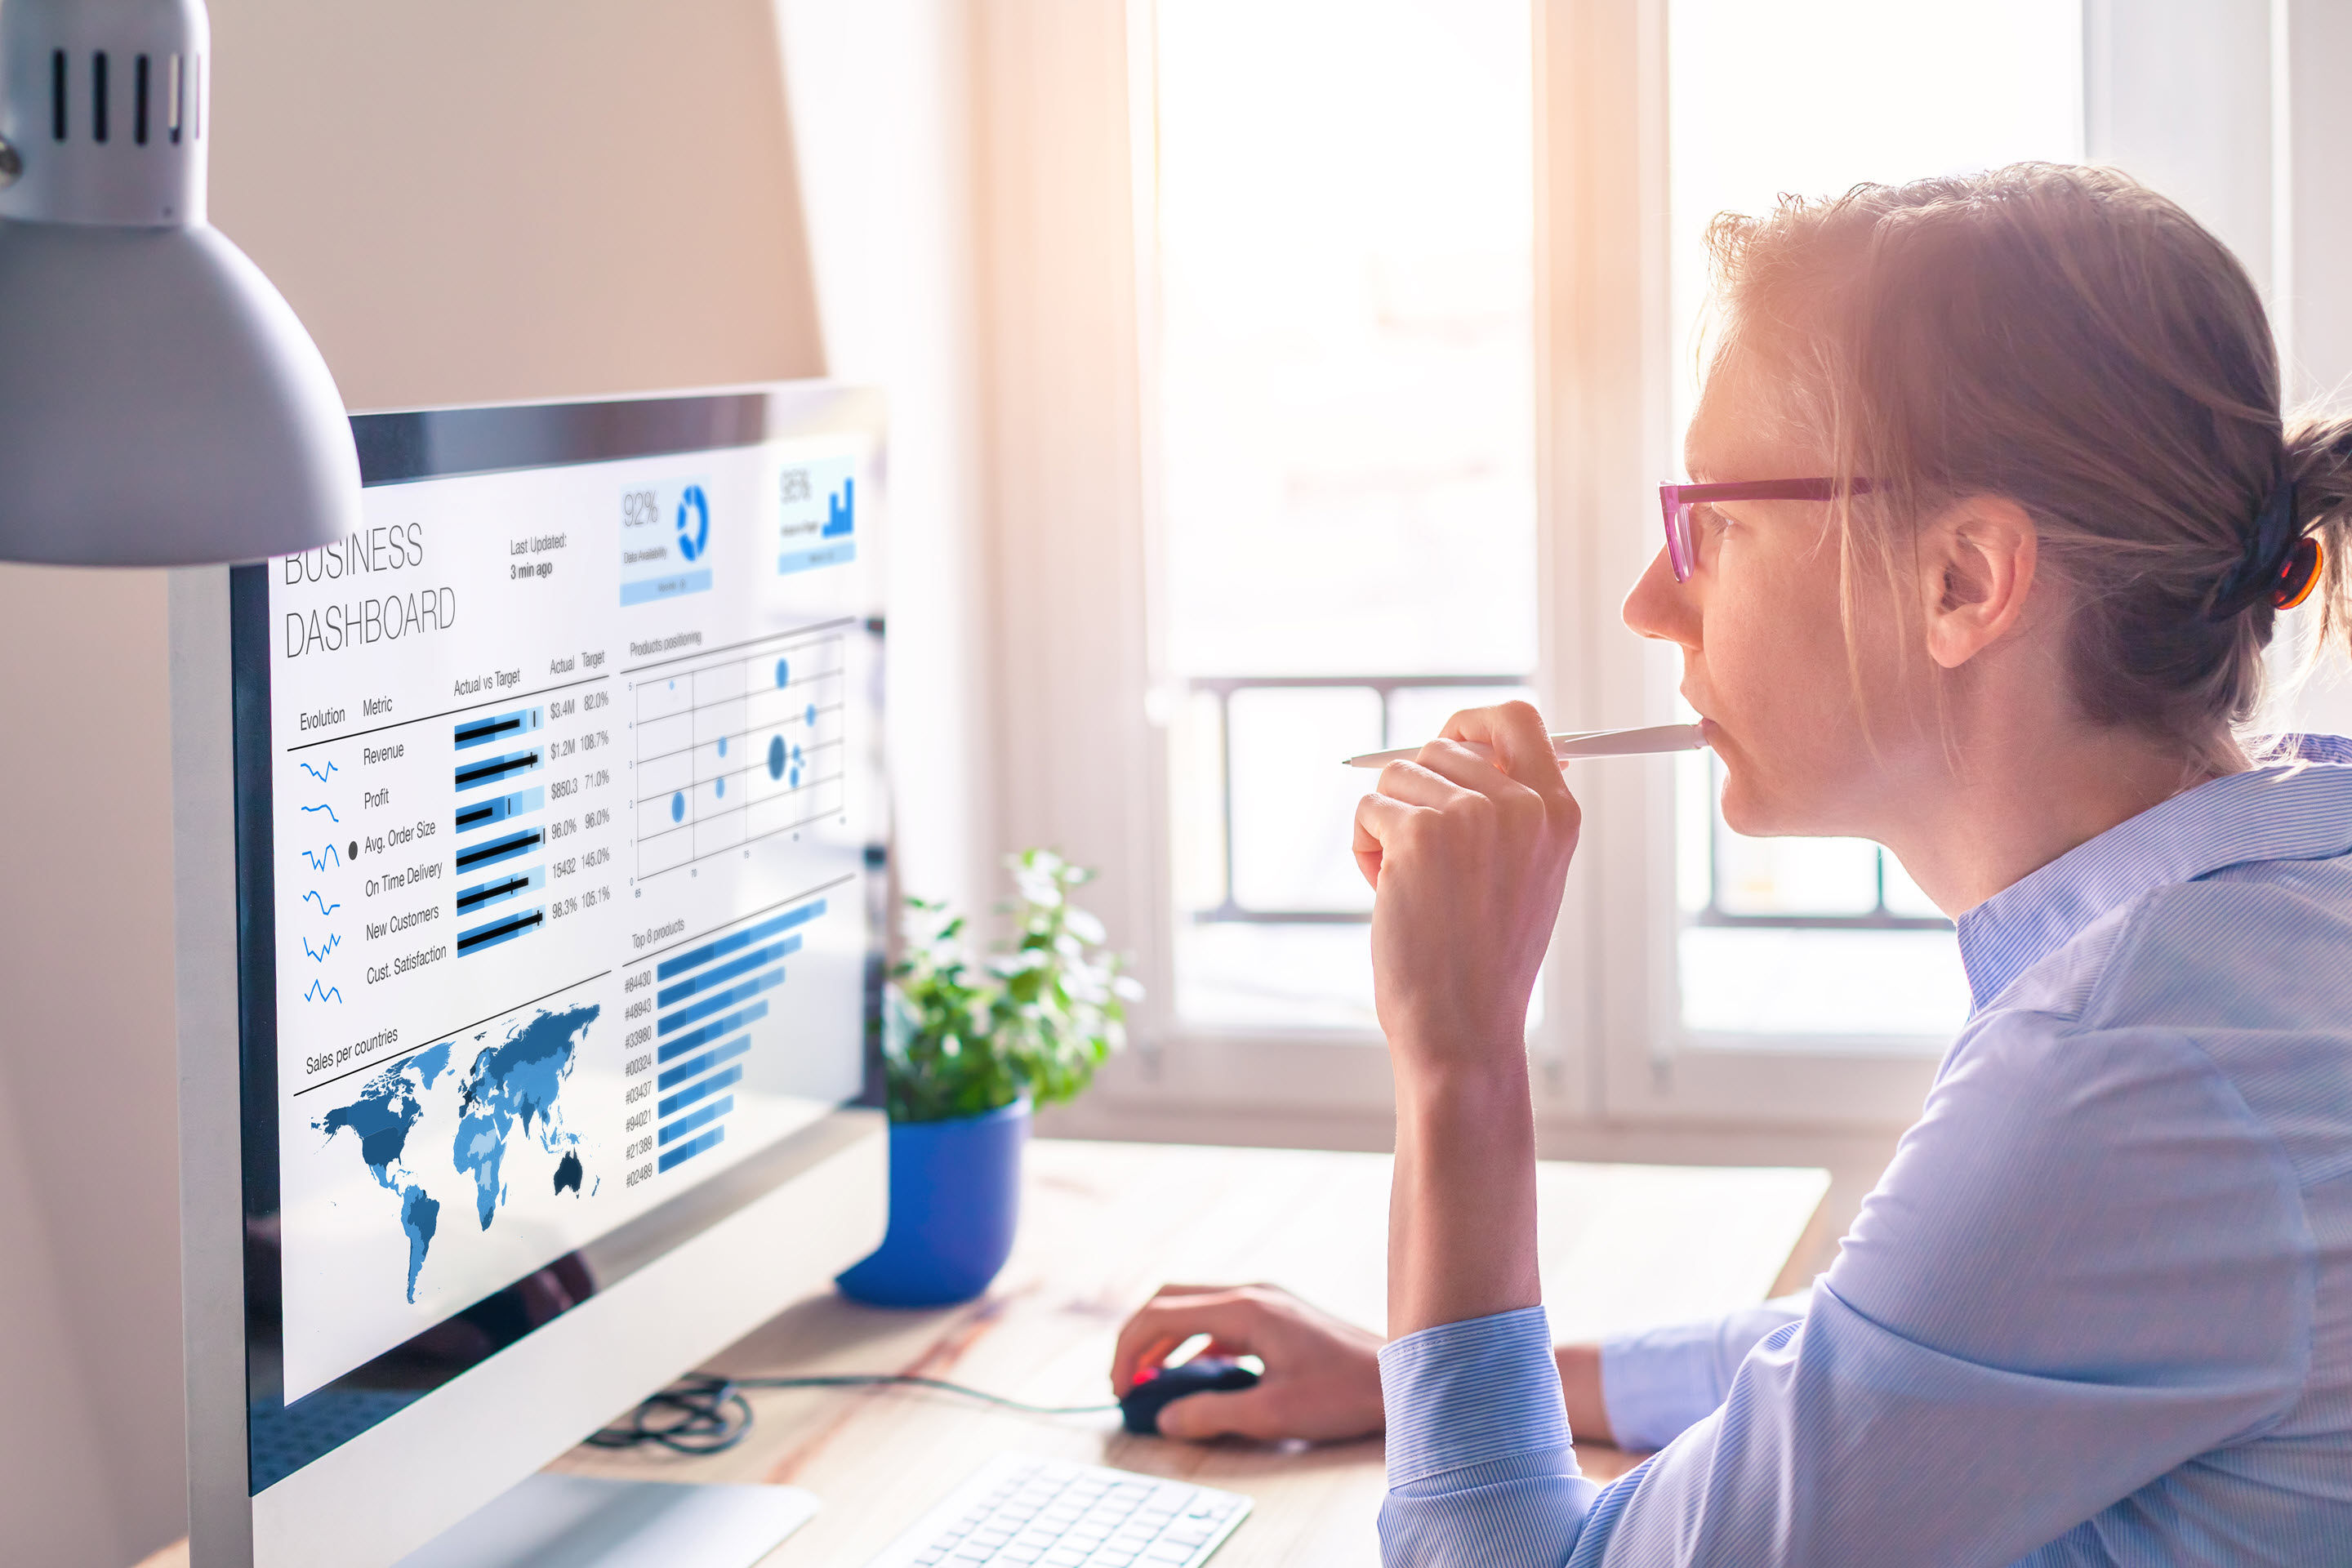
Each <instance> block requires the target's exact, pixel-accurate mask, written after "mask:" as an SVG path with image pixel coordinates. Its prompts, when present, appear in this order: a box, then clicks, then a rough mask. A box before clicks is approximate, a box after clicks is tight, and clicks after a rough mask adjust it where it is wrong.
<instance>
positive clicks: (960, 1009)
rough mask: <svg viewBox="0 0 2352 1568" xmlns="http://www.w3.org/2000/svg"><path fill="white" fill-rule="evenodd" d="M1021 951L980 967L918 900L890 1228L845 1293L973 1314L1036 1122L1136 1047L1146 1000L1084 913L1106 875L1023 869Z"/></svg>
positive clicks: (892, 1017) (901, 1045) (894, 1108)
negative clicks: (1077, 899)
mask: <svg viewBox="0 0 2352 1568" xmlns="http://www.w3.org/2000/svg"><path fill="white" fill-rule="evenodd" d="M1005 864H1006V866H1007V867H1008V868H1009V869H1010V870H1011V871H1012V873H1013V886H1014V889H1015V894H1016V897H1015V898H1014V900H1013V903H1012V904H1011V905H1009V906H1007V908H1008V911H1009V912H1010V914H1011V915H1012V917H1013V928H1014V934H1013V946H1012V948H1011V950H1010V951H1009V952H1003V953H1001V954H998V955H997V956H994V957H992V958H990V959H988V960H986V961H985V962H984V963H975V962H974V961H973V959H972V957H971V953H970V952H969V951H968V949H967V947H966V945H965V927H964V922H963V921H962V919H961V917H960V916H956V915H953V914H951V913H950V911H949V910H948V909H947V907H946V906H945V905H944V904H939V903H927V902H925V901H924V900H919V899H910V900H908V914H907V921H906V926H905V935H906V943H907V945H906V953H905V956H904V958H903V959H902V960H901V961H900V962H899V963H898V965H897V966H895V967H894V968H893V969H892V970H891V972H890V983H889V984H887V986H886V987H884V990H883V1003H882V1061H883V1077H884V1082H885V1086H886V1089H887V1104H888V1109H889V1116H890V1226H889V1230H888V1233H887V1235H886V1236H885V1237H883V1241H882V1245H881V1247H879V1248H877V1250H876V1251H875V1252H874V1253H873V1254H872V1255H871V1256H870V1257H868V1258H865V1259H864V1260H863V1261H861V1262H859V1263H857V1264H856V1265H854V1266H853V1267H851V1268H849V1269H847V1270H846V1271H845V1272H844V1273H843V1274H842V1275H841V1276H840V1277H839V1278H838V1279H836V1280H835V1283H836V1284H838V1285H839V1286H840V1287H841V1289H842V1290H843V1291H844V1292H845V1294H847V1295H849V1296H850V1297H852V1298H854V1299H855V1300H860V1301H865V1302H868V1303H871V1304H873V1305H875V1306H883V1307H935V1306H944V1305H947V1304H949V1303H950V1302H956V1301H967V1300H971V1298H973V1297H974V1296H977V1295H979V1294H980V1293H981V1292H982V1290H985V1289H988V1284H989V1281H990V1280H992V1279H995V1278H996V1273H997V1270H998V1269H1000V1268H1003V1267H1004V1259H1005V1258H1006V1257H1007V1256H1009V1255H1010V1254H1011V1252H1012V1250H1013V1230H1014V1228H1015V1226H1016V1224H1017V1222H1018V1220H1019V1217H1020V1200H1021V1148H1022V1145H1023V1144H1024V1142H1026V1141H1027V1139H1028V1135H1029V1121H1030V1116H1031V1113H1032V1112H1033V1111H1034V1110H1035V1109H1036V1108H1037V1107H1039V1106H1045V1105H1054V1104H1056V1103H1058V1102H1060V1101H1062V1100H1069V1099H1072V1098H1074V1097H1075V1096H1076V1095H1077V1093H1078V1092H1079V1091H1080V1090H1082V1089H1085V1088H1086V1087H1087V1084H1088V1083H1089V1082H1091V1081H1092V1080H1093V1079H1094V1074H1095V1068H1097V1067H1099V1066H1100V1065H1101V1064H1102V1062H1103V1061H1104V1059H1105V1058H1108V1056H1109V1055H1110V1053H1111V1052H1112V1051H1114V1050H1116V1049H1118V1047H1119V1046H1120V1045H1121V1044H1123V1043H1124V1040H1125V1017H1126V1004H1127V1003H1128V1002H1129V1001H1132V1000H1134V999H1135V998H1136V997H1139V996H1140V995H1141V994H1142V991H1141V988H1140V987H1139V986H1138V985H1137V984H1136V983H1135V982H1134V981H1133V980H1131V979H1129V978H1127V977H1126V976H1124V975H1122V974H1121V973H1119V969H1120V961H1119V960H1118V958H1117V957H1115V956H1113V955H1111V954H1110V953H1108V952H1107V951H1106V950H1105V948H1104V941H1105V936H1104V931H1103V927H1102V922H1101V921H1097V920H1096V919H1095V918H1094V917H1093V916H1092V915H1090V914H1088V913H1087V912H1086V911H1085V910H1081V909H1078V908H1076V906H1074V905H1073V904H1071V902H1070V901H1069V893H1070V890H1071V889H1074V888H1076V887H1079V886H1080V885H1082V884H1084V883H1086V882H1087V881H1089V880H1091V879H1092V878H1093V876H1094V873H1093V872H1091V871H1088V870H1087V869H1086V868H1083V867H1078V866H1073V865H1071V864H1070V863H1069V862H1067V861H1066V860H1064V859H1063V858H1061V857H1060V856H1058V855H1055V854H1054V853H1053V852H1052V851H1050V850H1045V849H1031V850H1027V851H1025V852H1024V853H1022V854H1020V855H1016V856H1013V857H1010V858H1008V859H1007V860H1006V862H1005Z"/></svg>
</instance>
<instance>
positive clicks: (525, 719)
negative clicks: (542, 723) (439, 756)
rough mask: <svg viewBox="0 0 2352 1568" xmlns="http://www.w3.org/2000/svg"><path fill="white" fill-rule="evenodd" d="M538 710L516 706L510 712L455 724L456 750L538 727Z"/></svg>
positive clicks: (526, 732)
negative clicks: (516, 707)
mask: <svg viewBox="0 0 2352 1568" xmlns="http://www.w3.org/2000/svg"><path fill="white" fill-rule="evenodd" d="M539 717H540V710H538V709H536V708H518V709H516V710H514V711H513V712H511V713H500V714H498V715H496V716H495V717H493V718H488V719H468V720H467V721H465V722H464V723H462V724H460V725H458V726H457V750H459V751H461V752H462V751H464V750H465V749H466V748H467V747H468V746H485V745H488V743H489V742H492V741H510V740H513V739H515V738H516V737H517V736H520V735H527V734H529V733H530V731H533V730H536V729H538V728H539Z"/></svg>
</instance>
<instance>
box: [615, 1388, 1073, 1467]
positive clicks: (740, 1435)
mask: <svg viewBox="0 0 2352 1568" xmlns="http://www.w3.org/2000/svg"><path fill="white" fill-rule="evenodd" d="M892 1385H896V1386H900V1387H907V1388H929V1389H934V1390H937V1391H938V1392H940V1393H941V1394H961V1395H962V1396H963V1397H965V1398H966V1399H977V1400H980V1401H982V1402H983V1403H985V1404H989V1405H997V1406H999V1407H1001V1408H1003V1409H1006V1410H1018V1411H1021V1412H1023V1413H1024V1414H1026V1415H1101V1414H1103V1413H1104V1412H1106V1411H1111V1410H1116V1409H1118V1405H1116V1404H1108V1405H1030V1404H1026V1403H1024V1402H1023V1401H1021V1400H1018V1399H1007V1398H1005V1397H1004V1396H1003V1394H990V1393H987V1392H986V1391H984V1390H982V1389H977V1388H966V1387H965V1386H964V1385H963V1384H960V1383H945V1382H942V1381H940V1379H939V1378H936V1377H913V1376H909V1375H908V1374H906V1373H840V1374H837V1375H832V1376H817V1377H721V1376H719V1374H717V1373H695V1374H694V1375H693V1376H691V1377H686V1378H681V1379H679V1380H678V1381H677V1383H675V1384H671V1385H670V1386H669V1387H667V1388H665V1389H663V1390H662V1391H661V1392H660V1393H659V1394H654V1395H652V1396H651V1397H650V1398H648V1399H646V1401H645V1402H644V1403H642V1404H640V1405H638V1406H637V1407H636V1409H635V1411H634V1412H632V1413H631V1415H630V1416H629V1419H628V1421H627V1423H626V1424H625V1425H623V1426H607V1427H605V1428H604V1429H603V1430H602V1431H599V1432H592V1433H590V1434H589V1435H588V1442H589V1443H590V1444H591V1445H592V1446H593V1447H599V1448H635V1447H644V1446H645V1445H646V1444H649V1443H650V1444H657V1445H659V1446H660V1447H665V1448H667V1449H668V1450H670V1452H672V1453H674V1454H716V1453H720V1452H722V1451H724V1450H726V1449H729V1448H731V1447H734V1446H735V1445H736V1444H738V1443H740V1442H741V1441H742V1440H743V1439H744V1437H745V1436H747V1435H748V1434H749V1433H750V1432H751V1420H752V1415H751V1401H750V1400H748V1399H745V1398H744V1397H743V1391H744V1390H745V1389H747V1388H875V1387H887V1386H892Z"/></svg>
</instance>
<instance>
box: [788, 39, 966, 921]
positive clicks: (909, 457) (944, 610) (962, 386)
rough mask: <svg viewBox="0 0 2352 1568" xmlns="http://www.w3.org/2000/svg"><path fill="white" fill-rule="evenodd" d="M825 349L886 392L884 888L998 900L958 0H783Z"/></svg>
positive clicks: (854, 377) (855, 377)
mask: <svg viewBox="0 0 2352 1568" xmlns="http://www.w3.org/2000/svg"><path fill="white" fill-rule="evenodd" d="M782 18H783V37H784V63H785V67H786V69H787V72H788V76H789V80H790V84H791V89H792V100H793V125H794V132H795V135H796V137H797V139H798V142H799V147H800V164H801V182H802V201H803V204H804V205H805V206H806V208H807V211H808V224H809V237H810V248H811V250H812V252H813V253H814V259H815V264H816V285H817V303H818V308H819V312H820V315H821V319H822V320H823V321H824V339H825V348H826V358H827V360H828V362H829V364H830V368H831V374H833V375H834V376H835V378H837V379H840V380H843V381H849V382H857V383H863V384H871V385H876V386H881V387H885V388H887V390H888V393H889V397H890V456H889V465H890V472H889V507H890V511H889V520H888V527H889V537H890V554H889V584H888V593H889V601H888V603H889V617H890V632H889V644H888V647H889V655H888V658H889V665H888V681H889V694H888V704H889V712H888V739H889V747H890V754H891V757H892V759H893V764H894V766H893V772H894V775H895V782H894V789H895V792H896V800H895V807H896V817H897V824H896V826H897V874H898V885H899V887H900V888H901V889H903V890H904V891H905V892H908V893H911V894H918V895H920V896H923V897H926V898H946V899H950V900H953V901H954V902H955V903H956V904H957V905H958V907H960V908H961V909H964V910H986V909H987V908H988V907H989V906H990V905H991V904H992V903H993V902H995V901H996V900H997V899H998V898H1000V897H1002V896H1003V879H1002V873H1001V872H1000V871H999V870H998V869H997V868H996V864H995V862H996V856H997V853H998V850H997V847H996V839H995V836H994V834H993V832H992V824H993V823H994V821H995V816H996V809H997V800H996V791H995V789H994V787H993V782H992V770H991V768H990V766H989V764H988V763H987V760H986V759H987V758H988V756H989V755H990V752H991V750H992V748H991V746H990V744H989V742H990V739H991V737H992V734H993V732H994V729H995V719H994V714H995V708H994V704H993V702H992V686H993V683H992V681H991V680H990V679H989V674H988V670H989V664H988V660H987V658H985V655H984V652H983V649H984V645H985V644H986V642H987V641H988V640H989V639H988V638H987V637H986V635H985V630H984V627H985V615H986V606H987V605H988V603H989V599H990V595H989V591H988V580H987V571H988V567H989V564H990V561H989V552H987V550H986V549H985V548H984V542H983V538H982V485H981V472H982V464H981V426H980V410H979V407H978V384H977V379H976V377H977V371H976V366H975V355H976V352H977V351H976V336H977V334H976V331H975V327H974V321H973V310H974V283H973V277H972V257H973V233H972V231H973V222H974V213H973V200H972V191H973V158H972V147H971V140H972V136H971V125H972V117H973V105H972V101H971V89H972V70H971V37H970V28H971V19H970V16H969V14H968V4H967V0H860V3H859V4H856V5H844V4H842V3H841V0H782Z"/></svg>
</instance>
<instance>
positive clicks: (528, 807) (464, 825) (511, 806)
mask: <svg viewBox="0 0 2352 1568" xmlns="http://www.w3.org/2000/svg"><path fill="white" fill-rule="evenodd" d="M545 805H547V786H546V785H544V784H533V785H531V786H530V788H529V789H519V790H517V791H515V792H514V793H513V794H512V795H499V797H498V798H496V799H495V800H478V801H475V802H473V803H472V804H470V805H462V806H459V807H458V808H457V822H456V824H455V826H456V827H457V831H458V832H460V833H472V832H476V831H478V829H481V828H485V827H492V826H497V825H498V824H499V823H501V822H505V821H507V820H508V819H509V818H511V817H517V816H530V814H531V813H532V812H534V811H538V810H540V809H541V808H542V807H543V806H545Z"/></svg>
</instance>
